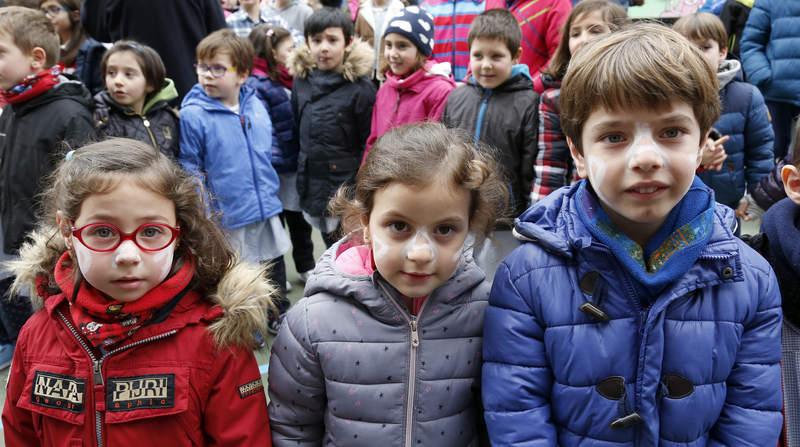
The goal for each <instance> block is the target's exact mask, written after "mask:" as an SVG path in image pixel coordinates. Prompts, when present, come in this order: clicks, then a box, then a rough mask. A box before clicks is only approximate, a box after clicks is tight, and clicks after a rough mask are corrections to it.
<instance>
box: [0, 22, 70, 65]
mask: <svg viewBox="0 0 800 447" xmlns="http://www.w3.org/2000/svg"><path fill="white" fill-rule="evenodd" d="M0 33H2V34H5V35H6V36H8V37H10V38H11V40H12V41H13V42H14V45H16V46H17V47H18V48H19V49H20V50H21V51H22V52H23V53H25V54H31V52H32V51H33V49H34V48H37V47H38V48H41V49H43V50H44V52H45V56H46V58H45V67H44V68H50V67H52V66H53V65H55V63H56V62H57V61H58V57H59V53H60V51H61V50H60V48H61V47H60V45H59V43H58V35H57V34H56V30H55V28H53V24H52V23H50V20H49V19H48V18H47V16H45V15H44V13H43V12H41V11H39V10H36V9H30V8H24V7H22V6H7V7H5V8H0ZM15 81H19V79H17V80H15Z"/></svg>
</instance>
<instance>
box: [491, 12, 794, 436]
mask: <svg viewBox="0 0 800 447" xmlns="http://www.w3.org/2000/svg"><path fill="white" fill-rule="evenodd" d="M719 107H720V106H719V97H718V93H717V81H716V77H715V76H713V72H712V70H711V67H710V66H709V65H708V64H707V63H706V62H705V61H704V60H703V58H702V56H701V55H700V54H699V53H698V52H697V51H696V50H695V49H694V48H693V47H692V44H691V43H690V42H688V41H687V40H686V39H685V38H684V37H683V36H681V35H680V34H678V33H677V32H675V31H673V30H670V29H668V28H666V27H664V26H661V25H656V24H647V23H645V24H637V25H634V26H631V27H630V28H629V29H625V30H622V31H619V32H616V33H612V34H610V35H608V36H606V37H604V38H602V39H599V40H597V41H594V42H592V43H590V44H588V45H587V46H586V47H584V48H583V49H582V50H581V51H580V52H578V54H576V55H575V58H574V59H573V60H572V62H571V63H570V66H569V69H568V71H567V74H566V77H565V78H564V82H563V84H562V86H561V116H562V123H563V128H564V133H565V135H566V136H567V142H568V145H569V147H570V151H571V154H572V156H573V159H574V161H575V166H576V168H577V169H578V172H579V173H580V175H581V176H582V177H584V178H585V179H584V180H582V181H580V182H579V183H577V184H576V185H573V186H572V187H569V188H562V189H559V190H558V191H555V192H554V193H552V194H550V195H549V196H547V197H546V198H544V199H543V200H542V201H540V202H538V203H537V204H536V205H535V206H533V207H532V208H531V209H529V210H528V211H527V212H526V213H525V214H523V215H522V216H521V217H520V219H519V220H518V222H517V224H516V227H515V229H516V233H517V234H518V235H519V238H520V239H522V240H523V241H525V243H523V244H522V246H520V247H519V248H518V249H517V250H515V251H514V252H513V253H512V254H511V255H510V256H509V257H508V258H506V260H505V261H503V263H502V264H501V265H500V267H499V268H498V271H497V274H496V276H495V280H494V286H493V289H492V292H491V295H490V298H489V308H488V309H487V312H486V319H485V322H484V340H483V347H484V356H483V359H484V364H483V387H482V390H483V403H484V407H485V420H486V422H487V425H488V429H489V435H490V438H491V441H492V444H493V445H534V444H536V445H556V444H558V445H561V446H577V445H589V444H604V443H613V444H614V445H617V446H644V445H647V446H655V445H678V444H680V445H737V446H743V445H748V446H766V445H775V444H776V443H777V440H778V435H779V433H780V429H781V421H782V416H781V385H780V366H779V361H780V358H781V345H780V343H781V342H780V332H781V298H780V293H779V290H778V284H777V282H776V280H775V274H774V273H773V272H772V270H771V269H770V267H769V265H768V264H767V263H766V261H765V260H764V259H763V258H761V257H760V256H759V255H758V254H757V253H755V252H754V251H753V250H752V249H750V248H749V247H747V246H746V245H745V244H744V243H743V242H742V241H740V240H739V239H738V238H735V237H734V236H733V234H732V229H733V226H734V216H733V211H732V210H730V209H729V208H727V207H724V206H719V205H717V204H716V203H715V202H714V196H713V192H712V191H711V190H710V189H709V188H708V187H707V186H705V185H704V184H703V183H702V182H701V181H699V180H697V179H696V177H695V170H696V169H697V167H698V166H699V164H700V157H701V150H702V147H703V145H704V144H705V141H706V138H707V135H708V132H709V130H710V128H711V125H712V124H713V123H714V122H715V121H716V120H717V117H718V116H719Z"/></svg>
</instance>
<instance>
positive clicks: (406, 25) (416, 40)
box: [383, 6, 433, 57]
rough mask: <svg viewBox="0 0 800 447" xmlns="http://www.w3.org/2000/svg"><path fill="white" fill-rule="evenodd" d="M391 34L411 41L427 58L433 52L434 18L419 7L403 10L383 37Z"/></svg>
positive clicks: (387, 28)
mask: <svg viewBox="0 0 800 447" xmlns="http://www.w3.org/2000/svg"><path fill="white" fill-rule="evenodd" d="M390 33H395V34H399V35H401V36H403V37H405V38H406V39H408V40H410V41H411V42H412V43H413V44H414V45H416V46H417V48H418V49H419V51H420V53H422V54H424V55H425V56H428V57H429V56H430V55H431V53H432V52H433V16H432V15H431V14H430V13H429V12H427V11H425V10H424V9H421V8H420V7H419V6H409V7H407V8H403V9H402V10H401V11H400V12H399V13H397V15H395V16H393V17H392V18H391V19H390V20H389V26H387V27H386V31H384V32H383V36H384V37H386V35H387V34H390Z"/></svg>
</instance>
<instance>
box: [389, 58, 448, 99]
mask: <svg viewBox="0 0 800 447" xmlns="http://www.w3.org/2000/svg"><path fill="white" fill-rule="evenodd" d="M436 77H439V78H442V79H447V80H448V81H450V83H451V84H452V85H453V86H455V82H453V80H452V79H450V63H449V62H444V63H436V62H434V61H430V60H429V61H427V62H426V63H425V66H424V67H422V68H421V69H419V70H417V71H415V72H414V73H411V74H410V75H409V76H406V77H405V78H400V77H397V76H395V75H394V74H393V73H392V72H391V70H389V71H387V72H386V81H385V84H386V85H388V86H389V87H391V88H394V89H397V90H409V91H413V92H417V93H418V92H420V91H422V90H423V89H424V87H425V84H426V81H428V80H430V79H433V78H436Z"/></svg>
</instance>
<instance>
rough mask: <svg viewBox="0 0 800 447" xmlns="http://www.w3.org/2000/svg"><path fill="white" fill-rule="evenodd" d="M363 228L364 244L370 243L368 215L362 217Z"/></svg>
mask: <svg viewBox="0 0 800 447" xmlns="http://www.w3.org/2000/svg"><path fill="white" fill-rule="evenodd" d="M361 228H363V230H362V231H363V233H362V235H361V236H362V239H364V242H369V236H370V235H369V216H368V215H366V214H362V215H361Z"/></svg>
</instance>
